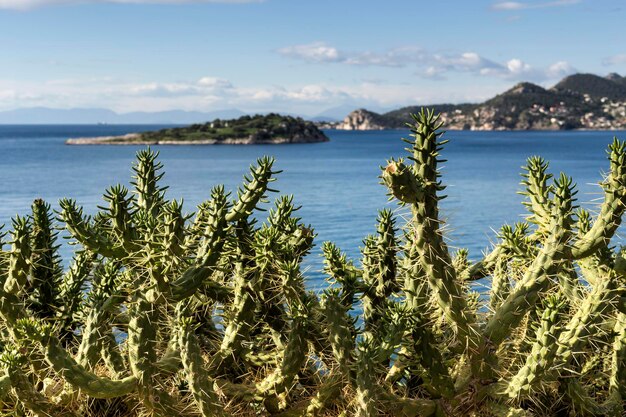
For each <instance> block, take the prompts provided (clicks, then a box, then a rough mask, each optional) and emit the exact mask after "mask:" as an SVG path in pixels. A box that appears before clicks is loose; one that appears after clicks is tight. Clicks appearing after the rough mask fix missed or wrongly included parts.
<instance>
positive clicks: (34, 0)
mask: <svg viewBox="0 0 626 417" xmlns="http://www.w3.org/2000/svg"><path fill="white" fill-rule="evenodd" d="M262 1H264V0H0V9H13V10H31V9H35V8H38V7H42V6H60V5H69V4H83V3H120V4H121V3H127V4H190V3H232V4H242V3H260V2H262Z"/></svg>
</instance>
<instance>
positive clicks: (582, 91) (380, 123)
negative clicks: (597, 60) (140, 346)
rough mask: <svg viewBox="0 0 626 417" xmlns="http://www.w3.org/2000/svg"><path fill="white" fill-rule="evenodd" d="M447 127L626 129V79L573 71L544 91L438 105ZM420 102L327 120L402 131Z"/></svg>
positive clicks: (520, 89)
mask: <svg viewBox="0 0 626 417" xmlns="http://www.w3.org/2000/svg"><path fill="white" fill-rule="evenodd" d="M432 107H433V108H434V109H435V110H436V111H437V112H439V113H441V120H442V121H444V122H445V123H446V127H447V128H448V129H464V130H567V129H626V77H621V76H620V75H618V74H609V75H608V76H607V77H600V76H597V75H593V74H575V75H570V76H568V77H566V78H564V79H563V80H561V81H560V82H559V83H558V84H556V85H555V86H554V87H552V88H549V89H545V88H543V87H541V86H538V85H535V84H532V83H527V82H525V83H519V84H517V85H515V86H514V87H512V88H511V89H509V90H508V91H506V92H504V93H502V94H499V95H497V96H496V97H493V98H491V99H489V100H487V101H485V102H483V103H475V104H474V103H465V104H440V105H433V106H432ZM419 109H420V106H409V107H404V108H401V109H398V110H393V111H390V112H387V113H384V114H378V113H375V112H371V111H368V110H365V109H359V110H355V111H354V112H352V113H350V114H349V115H348V116H347V117H346V118H345V119H344V121H343V122H339V123H333V124H326V125H325V127H334V128H337V129H346V130H370V129H401V128H405V127H406V123H407V121H409V120H410V115H411V114H412V113H415V112H416V111H419Z"/></svg>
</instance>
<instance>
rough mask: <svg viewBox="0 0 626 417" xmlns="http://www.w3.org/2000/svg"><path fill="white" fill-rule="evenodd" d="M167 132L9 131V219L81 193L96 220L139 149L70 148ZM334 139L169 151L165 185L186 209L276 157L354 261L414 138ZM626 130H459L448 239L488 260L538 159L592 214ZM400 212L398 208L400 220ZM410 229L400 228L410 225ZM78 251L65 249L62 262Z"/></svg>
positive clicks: (344, 135)
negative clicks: (571, 185)
mask: <svg viewBox="0 0 626 417" xmlns="http://www.w3.org/2000/svg"><path fill="white" fill-rule="evenodd" d="M157 127H161V126H141V127H137V126H0V172H1V182H0V224H2V223H6V224H7V225H6V226H5V230H7V229H8V228H9V227H10V221H11V217H12V216H14V215H15V214H27V213H28V212H29V207H30V203H31V202H32V200H33V199H34V198H36V197H41V198H44V199H45V200H47V201H49V202H50V203H51V204H52V205H53V206H54V207H55V208H57V207H58V200H59V199H60V198H62V197H72V198H74V199H76V200H77V201H78V202H79V203H80V204H82V205H84V207H85V211H86V212H88V213H93V212H95V211H96V206H97V205H100V204H102V198H101V196H102V192H103V191H104V189H105V188H106V187H107V186H109V185H113V184H117V183H121V184H125V185H127V186H129V181H130V176H131V170H130V167H131V164H132V162H133V159H134V154H135V152H136V151H137V150H138V149H140V147H133V146H119V147H117V146H66V145H64V140H65V139H67V138H69V137H81V136H98V135H112V134H123V133H129V132H136V131H139V130H152V129H155V128H157ZM327 134H328V135H329V137H330V138H331V141H330V142H328V143H319V144H303V145H259V146H162V147H159V148H158V150H159V151H160V153H161V156H160V160H161V161H162V162H163V164H164V165H165V172H166V174H165V178H164V182H165V184H166V185H168V186H169V187H170V188H169V190H168V196H169V197H170V198H176V199H181V198H183V199H184V205H185V207H186V209H187V211H188V212H192V211H194V209H195V207H196V205H197V204H198V203H200V202H201V201H203V200H205V199H207V198H208V197H209V192H210V189H211V187H212V186H213V185H216V184H224V185H225V186H226V188H227V189H230V190H233V191H234V190H236V188H237V186H238V185H239V184H240V183H241V180H242V176H243V174H244V173H246V171H247V168H248V166H249V165H250V164H251V163H252V162H254V161H255V160H256V158H258V157H261V156H263V155H271V156H274V157H275V158H276V165H275V166H276V168H277V169H281V170H283V173H281V174H280V175H279V176H278V181H277V182H276V183H274V185H275V188H278V189H279V190H280V191H281V193H283V194H293V195H294V196H295V202H296V203H297V204H298V205H302V209H301V210H300V212H299V213H300V216H301V217H302V218H303V221H304V222H306V223H310V224H312V225H313V226H314V228H315V230H316V232H317V234H318V237H317V240H316V241H317V244H318V248H319V246H320V244H321V243H322V242H323V241H326V240H331V241H334V242H335V243H337V244H338V245H339V246H340V247H341V248H342V249H344V250H345V251H346V252H348V254H349V255H350V256H352V257H353V258H356V257H358V255H359V248H360V246H361V241H362V239H363V238H364V237H365V236H366V235H367V234H369V233H373V232H374V231H375V219H376V214H377V210H379V209H382V208H385V207H387V208H391V209H396V208H397V206H396V205H395V204H394V203H389V202H388V201H387V198H386V192H385V188H384V187H383V186H382V185H380V184H379V183H378V182H379V179H378V178H377V177H378V175H379V172H380V168H379V167H380V166H381V165H384V164H385V161H386V159H388V158H390V157H392V156H393V157H398V156H403V155H404V154H405V151H404V150H403V149H404V147H405V145H406V144H405V143H404V142H402V141H401V140H400V138H401V137H403V136H406V135H407V134H408V132H406V131H382V132H379V131H376V132H347V131H333V130H331V131H328V132H327ZM614 135H616V136H618V137H619V138H621V139H626V132H455V131H451V132H449V133H447V134H446V137H447V139H449V140H450V142H449V143H448V144H447V145H446V147H445V150H444V151H443V157H444V158H445V159H447V160H448V161H447V162H446V163H445V164H444V166H443V169H442V170H443V174H444V176H443V180H444V182H445V184H447V185H448V188H447V190H446V194H447V195H448V198H447V199H445V200H444V201H443V203H442V204H443V215H444V216H445V217H446V218H447V224H448V226H447V229H448V233H447V236H448V238H449V243H450V245H451V246H454V247H464V248H468V249H469V250H470V256H471V257H472V258H474V259H476V258H479V257H480V255H481V251H483V250H484V249H485V248H487V247H488V246H489V244H490V242H491V241H492V240H493V237H494V230H497V229H498V228H499V227H500V226H501V225H502V224H503V223H507V222H509V223H510V222H515V221H518V220H520V219H521V216H522V215H523V214H524V208H523V206H522V205H521V204H520V203H521V200H522V196H519V195H517V194H516V192H517V191H519V190H520V189H521V187H520V186H519V181H520V177H519V174H520V171H521V169H520V167H521V166H522V165H523V164H524V162H525V160H526V158H527V157H528V156H531V155H541V156H543V157H545V158H546V159H548V160H550V161H551V165H550V166H551V171H552V172H553V173H555V174H558V173H559V171H564V172H566V173H568V174H569V175H571V176H573V177H574V180H575V182H576V183H577V184H578V188H579V194H578V199H579V202H580V203H581V204H582V205H584V206H586V207H588V208H593V207H594V201H597V199H598V198H599V197H600V192H599V188H598V186H597V185H596V184H597V182H598V181H599V180H600V179H601V176H602V172H604V171H606V170H607V169H608V161H607V159H606V152H605V150H606V147H607V145H608V143H609V142H610V141H611V140H612V138H613V136H614ZM401 214H402V212H401V211H400V212H399V215H401ZM400 223H401V221H400ZM70 253H71V249H70V248H67V247H64V248H63V255H64V256H68V255H69V254H70ZM307 268H308V271H307V276H308V279H309V285H310V286H311V287H317V286H318V285H319V284H320V283H321V281H322V279H323V276H322V274H321V273H320V271H319V270H320V269H321V258H320V256H319V252H317V251H316V252H314V253H313V254H311V255H310V256H309V259H308V261H307Z"/></svg>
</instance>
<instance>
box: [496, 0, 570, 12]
mask: <svg viewBox="0 0 626 417" xmlns="http://www.w3.org/2000/svg"><path fill="white" fill-rule="evenodd" d="M581 2H582V0H556V1H549V2H543V3H529V2H520V1H502V2H498V3H494V4H493V5H492V6H491V8H492V9H493V10H504V11H515V10H526V9H544V8H546V7H562V6H571V5H574V4H578V3H581Z"/></svg>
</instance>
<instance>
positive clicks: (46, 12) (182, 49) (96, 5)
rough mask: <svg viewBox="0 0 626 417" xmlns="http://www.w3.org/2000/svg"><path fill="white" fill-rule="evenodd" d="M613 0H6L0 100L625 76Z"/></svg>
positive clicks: (312, 100) (370, 92) (308, 98)
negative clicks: (580, 75)
mask: <svg viewBox="0 0 626 417" xmlns="http://www.w3.org/2000/svg"><path fill="white" fill-rule="evenodd" d="M624 22H626V2H624V1H618V0H593V1H592V0H533V1H530V0H528V1H519V2H512V1H506V2H505V1H481V0H472V1H470V0H464V1H461V0H457V1H452V0H448V1H446V0H442V1H428V2H426V1H419V0H413V1H410V0H386V1H374V0H358V1H357V0H332V1H331V0H306V1H304V0H264V1H255V0H238V1H233V0H222V1H206V0H205V1H202V0H186V1H185V0H83V1H78V0H0V42H1V45H2V50H1V52H0V110H6V109H13V108H20V107H32V106H47V107H55V108H70V107H104V108H110V109H113V110H116V111H120V112H127V111H136V110H146V111H159V110H168V109H184V110H200V111H211V110H218V109H229V108H237V109H241V110H244V111H251V112H253V111H263V112H265V111H283V112H297V113H302V114H308V115H316V114H319V113H323V112H325V110H326V109H330V108H334V107H342V108H343V107H345V108H350V107H368V108H372V109H375V110H383V109H390V108H395V107H399V106H402V105H408V104H432V103H436V102H463V101H480V100H483V99H485V98H488V97H491V96H492V95H494V94H496V93H499V92H502V91H504V90H505V89H507V88H509V87H510V86H512V85H513V84H514V83H516V82H518V81H533V82H536V83H539V84H542V85H545V86H550V85H552V84H554V83H555V82H556V81H558V80H559V79H560V78H562V77H563V76H565V75H567V74H570V73H573V72H592V73H597V74H601V75H606V74H607V73H609V72H617V73H620V74H622V75H626V43H624V42H623V39H624V38H625V36H626V35H624V28H623V25H624Z"/></svg>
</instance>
